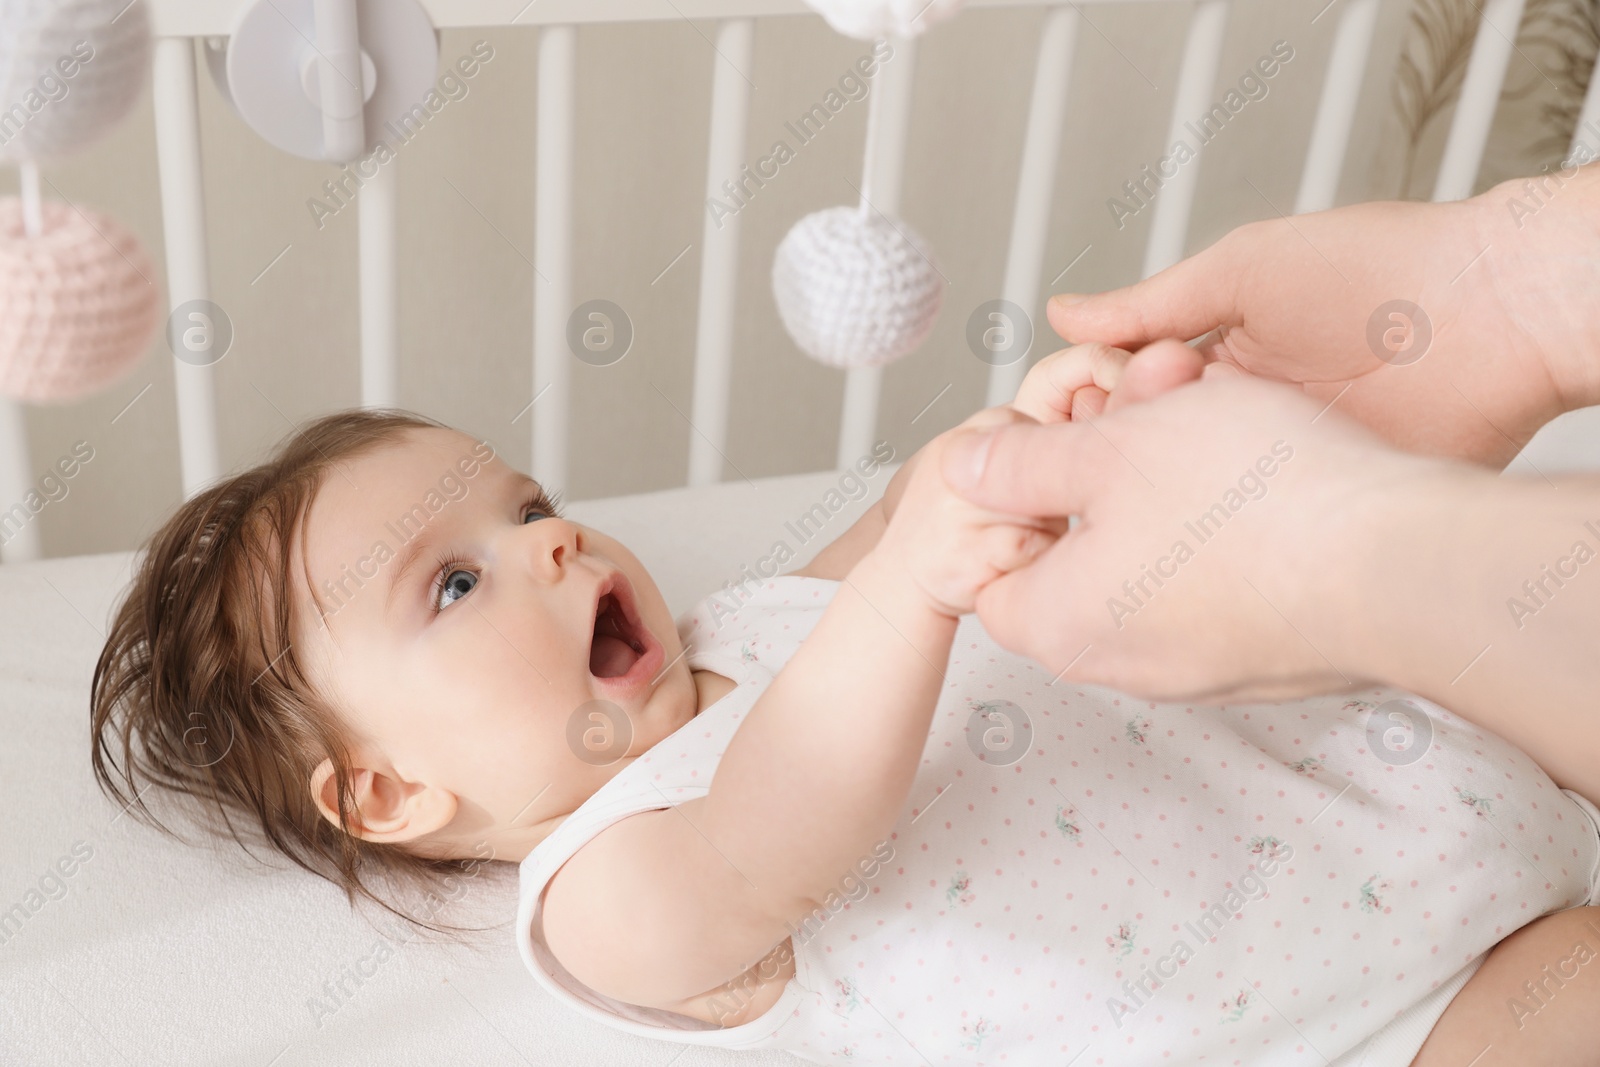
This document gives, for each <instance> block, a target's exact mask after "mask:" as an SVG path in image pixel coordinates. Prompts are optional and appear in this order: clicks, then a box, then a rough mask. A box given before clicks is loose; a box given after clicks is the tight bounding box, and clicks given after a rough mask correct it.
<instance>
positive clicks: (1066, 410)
mask: <svg viewBox="0 0 1600 1067" xmlns="http://www.w3.org/2000/svg"><path fill="white" fill-rule="evenodd" d="M1132 358H1133V353H1132V352H1125V351H1123V350H1122V349H1120V348H1112V347H1111V346H1110V345H1102V344H1085V345H1074V346H1073V347H1071V348H1063V349H1062V350H1061V351H1059V352H1052V353H1051V354H1050V355H1048V356H1045V357H1044V358H1043V359H1041V360H1040V361H1039V362H1037V363H1035V364H1034V365H1033V367H1032V368H1031V369H1030V370H1029V371H1028V376H1027V377H1026V378H1024V379H1023V380H1022V387H1021V388H1019V389H1018V390H1017V398H1016V400H1014V401H1012V403H1011V406H1012V407H1013V408H1015V409H1016V410H1018V411H1020V412H1022V413H1023V414H1024V415H1028V416H1031V417H1032V418H1034V419H1037V420H1038V421H1039V422H1066V421H1067V420H1068V419H1072V420H1074V421H1079V420H1082V419H1085V418H1090V419H1092V418H1095V417H1097V416H1098V415H1099V414H1100V412H1102V411H1103V410H1105V406H1106V397H1107V396H1108V395H1110V393H1111V391H1112V390H1113V389H1115V388H1116V386H1117V383H1118V382H1119V381H1121V380H1122V369H1123V367H1125V366H1127V363H1128V360H1130V359H1132Z"/></svg>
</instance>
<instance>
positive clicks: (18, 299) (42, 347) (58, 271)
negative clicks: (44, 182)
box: [0, 197, 161, 404]
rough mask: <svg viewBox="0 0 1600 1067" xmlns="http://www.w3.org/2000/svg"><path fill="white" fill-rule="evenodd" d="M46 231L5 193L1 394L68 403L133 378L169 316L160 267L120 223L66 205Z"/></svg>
mask: <svg viewBox="0 0 1600 1067" xmlns="http://www.w3.org/2000/svg"><path fill="white" fill-rule="evenodd" d="M41 206H42V209H43V215H44V226H43V232H41V233H40V234H39V236H37V237H29V236H28V235H27V234H26V232H25V231H24V230H23V225H22V203H21V201H19V200H18V199H17V198H15V197H5V198H0V394H4V395H6V396H9V397H11V398H13V399H15V400H20V401H22V402H24V403H28V404H49V403H57V404H59V403H64V402H66V401H69V400H76V399H77V398H78V397H81V396H84V395H85V394H87V393H92V392H95V391H96V390H99V389H103V388H105V387H106V386H108V385H111V384H112V383H113V382H115V381H117V380H118V379H120V378H122V377H123V376H125V375H126V374H127V373H128V372H129V371H131V370H132V369H133V366H134V364H135V363H137V362H138V361H139V357H140V356H142V355H144V353H145V351H146V350H147V349H148V348H149V347H150V342H151V341H152V340H153V339H154V337H155V333H156V329H157V327H158V326H159V325H160V321H161V294H160V291H159V290H158V289H157V287H156V286H155V284H154V278H155V269H154V268H153V267H152V266H151V264H150V257H149V256H147V255H145V251H144V249H143V248H142V247H141V246H140V244H139V242H138V240H136V239H135V238H134V236H133V234H131V233H129V232H128V231H127V230H126V229H124V228H123V226H122V225H121V224H120V223H118V222H117V221H116V220H115V219H112V218H110V217H108V216H106V215H102V214H100V213H98V212H94V211H80V210H79V209H77V208H74V207H72V206H71V205H68V204H64V203H61V202H59V201H54V200H47V201H45V202H44V204H43V205H41Z"/></svg>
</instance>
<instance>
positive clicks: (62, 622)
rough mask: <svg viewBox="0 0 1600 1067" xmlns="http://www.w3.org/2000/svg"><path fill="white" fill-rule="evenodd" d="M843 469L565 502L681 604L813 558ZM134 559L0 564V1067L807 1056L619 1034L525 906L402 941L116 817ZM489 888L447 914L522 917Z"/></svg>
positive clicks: (757, 1062) (329, 897)
mask: <svg viewBox="0 0 1600 1067" xmlns="http://www.w3.org/2000/svg"><path fill="white" fill-rule="evenodd" d="M839 477H840V476H839V475H838V474H835V473H821V474H807V475H797V476H793V477H784V478H771V479H762V480H759V481H756V482H753V483H752V482H746V481H743V480H738V481H733V482H728V483H724V484H720V485H716V486H710V487H705V488H700V489H693V490H690V489H677V490H669V491H666V492H659V493H648V494H641V495H637V496H630V497H614V498H610V499H607V500H599V501H589V502H580V503H577V504H573V505H571V506H570V509H569V513H570V514H571V515H572V517H574V518H576V519H578V520H579V521H581V522H584V523H587V524H589V525H592V526H595V527H597V528H600V529H602V530H605V531H606V532H607V533H609V534H611V535H612V536H614V537H616V538H618V539H619V540H621V541H622V543H623V544H625V545H627V546H628V547H629V548H630V549H631V550H632V551H633V552H634V553H635V554H636V555H638V556H639V558H640V559H641V560H642V561H643V563H644V564H645V566H646V567H647V568H649V570H650V572H651V574H652V575H653V576H654V577H655V579H656V582H657V584H658V585H659V586H660V587H661V590H662V593H663V595H664V596H665V597H666V600H667V603H668V605H669V606H670V607H671V608H672V609H673V612H674V614H677V613H680V612H682V611H683V610H685V609H686V608H688V607H689V606H691V604H692V603H693V602H694V601H695V600H697V599H698V598H699V597H701V596H704V595H706V594H707V593H710V592H711V591H713V590H714V589H717V588H719V587H720V586H721V584H722V582H723V581H725V580H727V579H728V578H731V577H732V576H733V575H735V574H736V573H737V572H738V571H739V569H740V567H741V566H743V565H745V564H746V563H754V561H755V560H756V559H758V558H760V557H761V556H764V555H766V554H767V553H768V552H769V551H770V550H771V548H772V546H773V543H774V542H776V541H779V540H782V541H785V542H787V543H788V544H789V546H790V547H791V549H793V550H795V552H796V554H797V559H796V561H795V562H794V563H791V564H790V565H789V568H786V569H792V568H793V567H794V566H798V565H799V564H800V563H801V562H804V561H805V560H807V559H809V558H810V557H811V556H812V555H814V554H815V552H816V550H817V549H818V548H819V547H821V545H822V544H823V543H825V542H826V541H827V540H831V539H832V537H834V536H837V534H838V533H839V532H842V531H843V530H844V529H845V528H846V527H847V526H848V524H849V523H850V522H852V521H854V519H855V517H856V516H857V515H859V514H860V512H862V511H863V510H865V508H866V507H867V505H868V504H869V503H870V502H871V500H873V499H876V498H877V496H878V495H879V494H880V493H881V491H882V489H883V487H884V486H885V485H887V484H888V476H887V474H885V473H881V472H880V473H879V474H877V475H876V476H875V477H874V478H873V479H871V482H870V484H871V486H872V492H871V493H870V494H869V495H868V496H867V497H866V498H864V499H862V500H860V501H856V502H852V503H850V504H849V505H847V507H846V508H845V509H843V510H842V511H840V512H839V513H837V514H835V515H834V516H833V518H831V519H830V520H829V522H828V524H827V526H826V528H825V532H824V533H823V535H822V536H819V537H816V538H813V539H812V540H811V541H810V542H809V543H802V542H801V541H800V539H799V537H798V536H797V535H796V533H795V531H794V530H793V529H792V528H790V527H788V526H786V525H785V524H786V522H789V521H792V520H793V519H795V518H796V517H797V516H799V515H800V514H801V513H803V512H805V511H806V510H807V509H809V508H811V507H812V506H813V505H815V504H818V503H821V502H823V498H824V494H825V493H826V492H827V490H828V489H830V488H833V487H835V486H836V485H837V484H838V479H839ZM132 562H133V554H132V553H128V552H119V553H111V554H106V555H98V556H78V557H72V558H67V559H56V560H45V561H42V562H39V563H30V564H13V565H9V566H0V797H3V802H4V803H3V809H0V810H3V812H4V818H5V820H6V822H7V824H8V825H7V826H6V829H5V832H4V833H3V834H0V871H3V877H0V911H11V910H12V909H13V907H14V906H16V905H22V911H23V912H28V911H29V904H30V903H34V904H37V903H38V902H39V901H40V900H42V901H43V904H42V906H40V907H38V909H37V910H36V911H33V912H32V913H31V914H27V915H26V917H25V918H23V917H21V913H17V914H14V915H13V917H12V919H11V920H10V925H9V926H7V927H5V928H4V930H3V931H0V940H3V941H4V943H0V1063H5V1064H67V1063H70V1064H84V1065H98V1064H107V1065H112V1064H115V1065H119V1067H121V1065H127V1064H147V1063H160V1064H207V1065H228V1064H237V1065H239V1067H268V1065H272V1067H287V1065H289V1064H329V1065H334V1064H338V1065H345V1064H367V1063H373V1064H378V1063H381V1064H385V1065H395V1064H430V1065H432V1064H442V1063H483V1064H515V1063H519V1062H526V1063H530V1064H658V1065H663V1067H664V1065H666V1064H668V1063H674V1064H677V1065H678V1067H691V1065H693V1067H702V1065H706V1064H722V1063H727V1064H742V1065H748V1067H776V1065H783V1067H792V1065H797V1064H799V1063H800V1062H801V1061H800V1060H798V1059H795V1058H793V1057H791V1056H789V1055H787V1054H786V1053H751V1052H745V1053H729V1052H721V1051H719V1050H714V1049H690V1050H681V1047H679V1046H669V1045H666V1044H662V1043H658V1042H655V1041H650V1040H648V1039H642V1038H636V1037H632V1036H628V1035H624V1034H622V1033H619V1032H617V1031H614V1030H611V1029H609V1028H606V1027H604V1026H603V1025H599V1024H595V1023H592V1022H589V1021H587V1020H585V1019H582V1018H578V1017H576V1016H573V1015H572V1014H571V1013H569V1012H568V1011H567V1010H566V1009H564V1008H562V1007H560V1006H559V1005H557V1004H556V1003H555V1002H553V1001H551V1000H550V999H549V998H548V997H547V996H546V994H545V993H544V992H543V990H542V989H541V988H540V987H539V986H538V985H537V984H535V982H534V980H533V978H532V977H531V976H530V975H528V974H527V973H526V971H525V970H524V969H523V965H522V962H521V961H520V959H519V958H518V956H517V951H516V948H515V946H514V944H513V942H512V939H511V934H510V931H509V925H504V926H501V927H500V928H499V929H498V930H496V931H494V932H493V933H491V934H488V935H483V936H482V937H481V939H480V943H479V944H478V945H477V946H476V947H461V946H459V945H450V944H442V945H436V944H426V943H419V942H416V941H409V943H407V941H406V939H409V938H410V937H411V935H410V933H409V931H407V930H406V929H404V928H403V927H401V926H400V924H399V923H398V921H396V920H394V919H392V918H382V917H375V918H373V919H372V920H370V922H369V920H368V919H367V918H364V917H363V915H361V914H353V913H352V912H351V911H350V909H349V907H348V906H347V905H346V904H345V902H344V897H343V895H342V894H341V893H340V892H339V891H338V890H336V889H335V888H334V887H333V886H331V885H329V884H328V883H326V882H324V881H322V880H321V879H318V878H316V877H314V876H312V875H309V874H306V873H305V872H303V871H300V870H299V869H298V868H293V867H289V866H288V864H287V861H274V862H275V863H277V865H278V867H279V868H282V869H274V868H269V867H266V866H263V865H262V864H259V863H257V862H255V861H252V860H251V859H249V858H248V857H247V856H245V855H244V854H243V853H242V852H241V851H240V850H239V849H238V848H237V847H236V846H232V845H229V846H228V847H226V848H224V849H220V850H219V849H215V848H212V847H209V846H205V847H202V846H195V845H185V844H182V843H180V842H177V841H174V840H171V839H170V838H166V837H164V836H162V835H160V834H158V833H157V832H156V831H154V830H151V829H149V828H148V827H145V826H144V825H142V824H140V823H138V822H136V821H135V820H134V818H133V817H132V816H128V815H120V814H119V812H118V809H117V808H115V807H114V806H112V805H111V803H110V802H109V801H107V800H106V799H105V798H104V797H103V796H102V795H101V794H100V792H99V790H98V789H97V788H96V786H95V784H94V780H93V775H92V773H91V771H90V765H89V742H88V728H87V727H88V710H87V709H88V695H89V680H90V677H91V675H92V672H93V668H94V663H95V659H96V656H97V655H98V653H99V651H100V647H101V643H102V640H103V636H102V635H103V634H104V632H105V629H106V625H107V619H108V617H109V613H110V610H111V607H112V605H113V603H114V602H115V600H116V599H117V597H118V596H119V594H120V593H121V590H122V589H123V587H124V585H125V584H126V582H127V580H128V576H129V568H130V566H131V564H132ZM158 797H159V793H157V794H153V795H151V796H147V797H146V800H147V801H151V802H154V801H156V800H157V798H158ZM79 842H82V844H81V845H78V844H77V843H79ZM75 845H77V847H78V850H79V853H80V855H81V854H83V853H85V852H87V851H88V850H90V849H92V856H91V858H89V859H88V860H87V861H84V862H81V863H74V862H71V861H72V854H73V849H74V846H75ZM63 857H66V858H68V860H69V863H68V866H69V867H70V868H72V869H73V873H72V875H71V876H70V877H68V878H65V879H62V880H61V881H62V882H64V884H65V887H66V891H65V894H64V895H62V894H61V893H60V891H59V890H56V893H57V895H56V897H55V898H54V899H51V898H49V897H48V896H46V895H44V894H42V893H41V894H39V895H37V896H33V897H32V898H30V896H29V894H30V891H38V890H39V889H40V886H41V879H45V878H46V876H47V874H49V873H50V872H51V871H52V870H54V869H55V865H56V864H57V861H58V860H60V859H62V858H63ZM475 883H476V884H473V885H472V887H471V889H470V890H469V891H468V892H467V894H466V896H465V897H464V898H463V901H462V904H463V905H464V907H463V908H462V909H460V910H457V911H453V912H450V913H449V918H451V919H453V920H454V921H457V922H463V923H468V924H473V925H488V924H489V923H491V922H494V923H504V924H509V923H510V921H511V919H512V918H513V916H514V914H515V911H516V892H515V890H516V869H515V867H514V866H512V865H510V864H493V865H491V869H490V870H489V871H488V872H487V873H486V874H484V875H482V876H480V877H479V878H478V879H475ZM46 888H53V884H52V885H50V886H46ZM377 914H378V915H379V916H381V915H382V913H377ZM8 935H9V939H7V937H8ZM384 942H386V943H387V944H388V945H389V946H390V947H389V950H388V953H387V958H384V957H385V955H386V953H384V952H383V951H381V950H380V945H381V944H382V943H384ZM347 968H348V969H349V972H348V975H347V973H346V969H347ZM359 970H365V971H366V972H367V974H369V975H370V977H364V978H363V977H361V975H360V974H359V973H358V971H359ZM341 977H344V988H345V990H346V991H348V993H349V995H348V996H346V995H345V993H342V992H338V991H336V990H334V991H332V993H331V995H330V989H331V987H329V988H327V989H325V987H324V983H335V982H337V981H339V980H340V978H341ZM358 979H359V984H358V981H357V980H358ZM317 997H321V998H322V1000H321V1004H322V1008H321V1010H320V1011H319V1010H318V1008H317V1007H316V1003H317V1002H316V1001H315V1000H314V999H313V998H317ZM330 1009H336V1010H330ZM680 1051H681V1055H679V1053H680ZM675 1057H676V1058H675Z"/></svg>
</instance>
